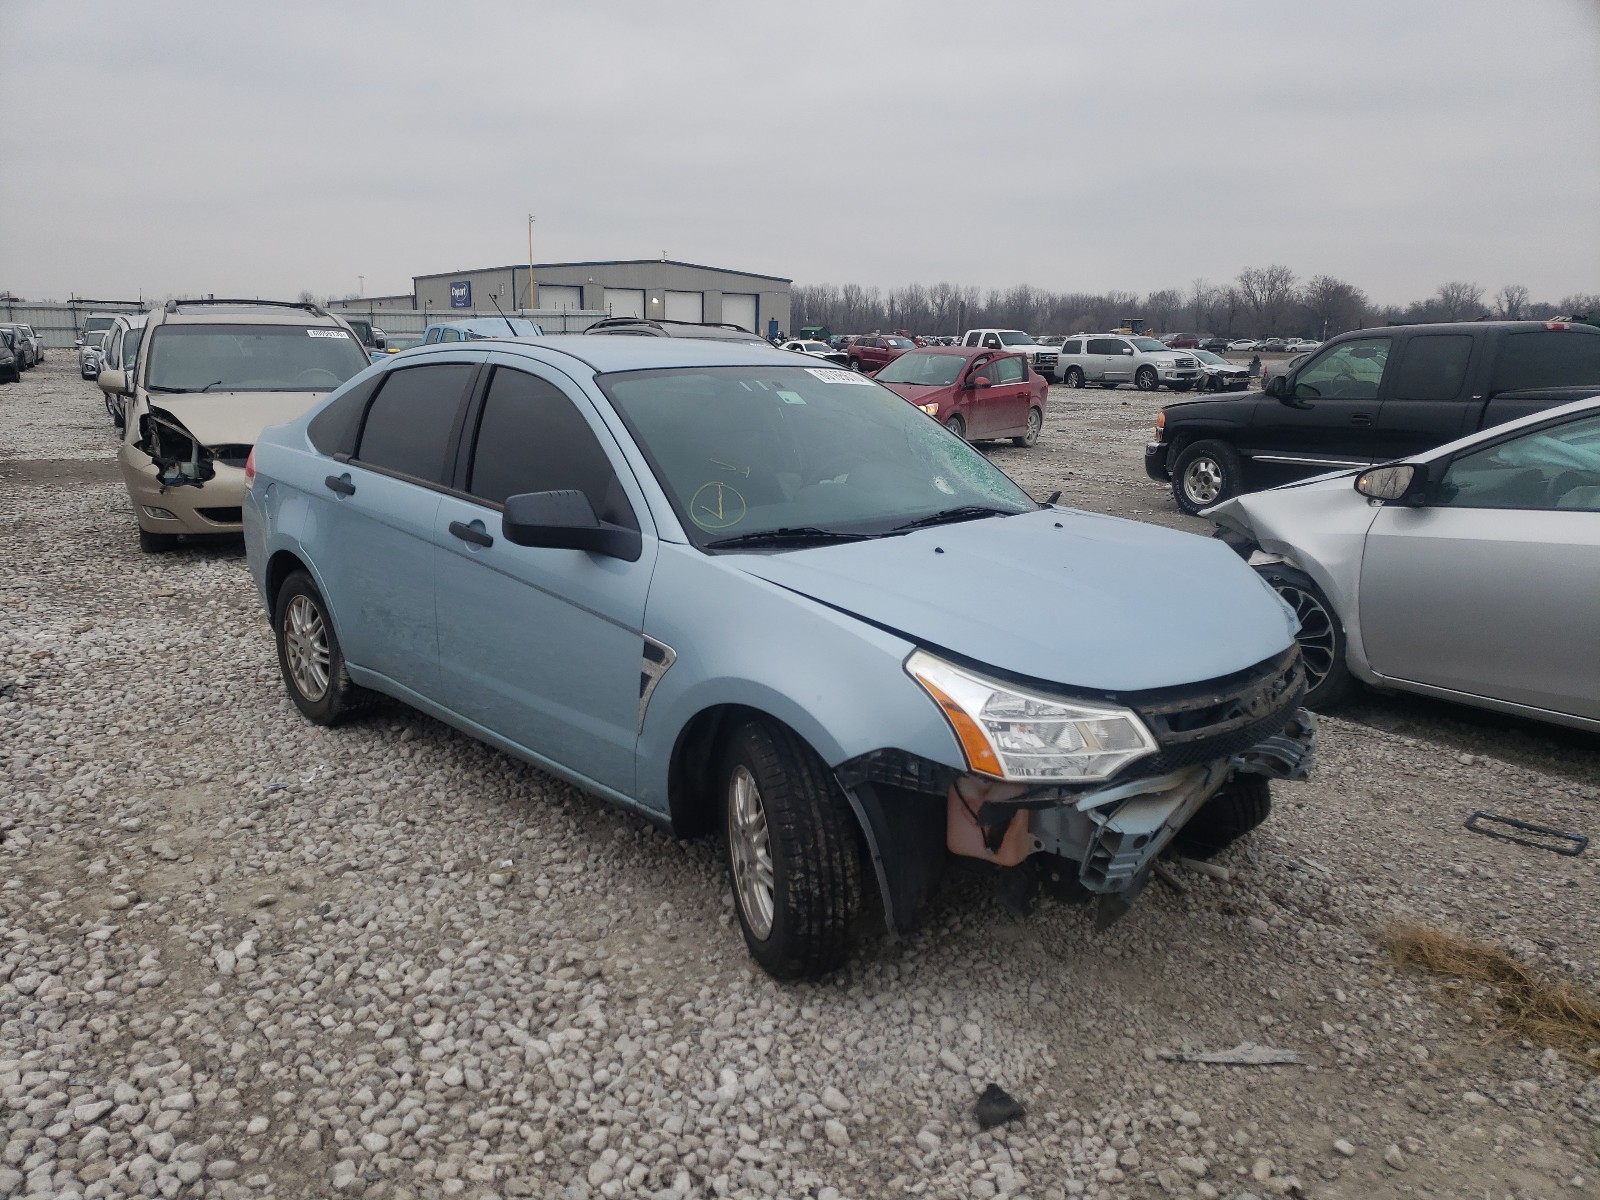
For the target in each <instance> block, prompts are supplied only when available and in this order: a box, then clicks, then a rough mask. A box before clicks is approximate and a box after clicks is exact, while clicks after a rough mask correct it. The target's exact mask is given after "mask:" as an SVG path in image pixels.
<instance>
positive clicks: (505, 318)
mask: <svg viewBox="0 0 1600 1200" xmlns="http://www.w3.org/2000/svg"><path fill="white" fill-rule="evenodd" d="M489 303H490V304H492V305H494V310H495V312H497V313H499V314H500V319H501V320H502V321H504V322H505V323H506V328H507V329H509V330H511V336H512V337H516V336H517V327H516V326H515V325H513V324H512V323H511V318H510V317H508V316H506V313H505V309H503V308H501V307H500V301H498V300H496V299H495V298H494V293H493V292H490V293H489Z"/></svg>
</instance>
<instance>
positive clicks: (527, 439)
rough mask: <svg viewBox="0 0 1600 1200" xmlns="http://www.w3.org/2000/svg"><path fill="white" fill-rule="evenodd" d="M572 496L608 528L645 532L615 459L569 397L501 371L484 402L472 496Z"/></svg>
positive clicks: (492, 499) (494, 500)
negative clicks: (586, 503) (581, 499)
mask: <svg viewBox="0 0 1600 1200" xmlns="http://www.w3.org/2000/svg"><path fill="white" fill-rule="evenodd" d="M567 489H572V490H574V491H579V492H582V493H583V494H584V495H585V496H587V497H588V498H589V503H590V505H591V506H592V507H593V508H594V511H595V515H596V516H598V517H599V518H600V519H601V520H602V521H609V522H611V523H612V524H613V525H621V526H624V527H625V528H628V529H637V528H639V522H638V520H637V519H636V518H635V517H634V515H633V507H632V505H630V504H629V503H628V498H627V495H626V494H625V493H624V492H623V490H622V484H621V483H620V482H619V481H618V479H617V474H616V471H615V470H614V469H613V467H612V465H611V459H610V458H609V457H608V456H607V455H606V452H605V450H604V448H603V447H602V446H601V445H600V440H599V438H597V437H596V436H595V433H594V430H593V429H591V428H590V427H589V423H588V422H587V421H586V420H584V417H583V414H582V413H580V412H579V411H578V409H577V407H576V406H575V405H574V404H573V403H572V401H571V400H569V399H568V398H567V397H566V395H565V394H563V393H562V391H561V389H560V388H558V387H556V386H555V385H554V384H552V383H550V382H549V381H548V380H545V379H541V378H539V377H538V376H537V375H531V374H529V373H528V372H526V371H518V370H516V369H514V368H511V367H496V368H495V372H494V377H493V378H492V379H491V380H490V381H489V390H488V393H487V394H486V395H485V396H484V401H483V412H482V415H481V416H480V418H479V420H478V432H477V440H476V443H475V445H474V448H473V454H472V470H471V473H470V474H469V476H468V483H467V490H468V491H470V492H471V493H472V494H473V495H474V496H476V497H478V498H479V499H480V500H484V501H487V502H488V503H490V504H495V505H502V504H504V503H505V502H506V497H508V496H519V495H522V494H523V493H525V492H553V491H564V490H567Z"/></svg>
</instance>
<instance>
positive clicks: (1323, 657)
mask: <svg viewBox="0 0 1600 1200" xmlns="http://www.w3.org/2000/svg"><path fill="white" fill-rule="evenodd" d="M1275 587H1276V590H1277V593H1278V595H1280V596H1282V597H1283V598H1284V600H1286V601H1287V602H1288V603H1289V606H1290V607H1291V608H1293V609H1294V612H1295V616H1297V617H1299V618H1300V632H1299V633H1297V634H1295V641H1297V642H1299V643H1300V658H1301V660H1302V661H1303V662H1304V663H1305V664H1306V690H1307V691H1308V692H1312V691H1315V690H1316V689H1317V687H1318V685H1319V684H1321V683H1322V681H1323V680H1324V679H1326V678H1327V677H1328V672H1329V671H1331V670H1333V666H1334V662H1335V661H1336V658H1337V655H1338V643H1337V636H1338V635H1337V632H1336V627H1335V625H1334V622H1333V614H1332V613H1330V612H1329V611H1328V609H1327V607H1326V606H1325V605H1324V604H1323V603H1322V601H1321V599H1319V598H1318V597H1317V596H1315V595H1313V594H1312V593H1311V592H1308V591H1306V589H1304V588H1301V587H1296V586H1295V585H1294V584H1292V583H1279V584H1276V585H1275Z"/></svg>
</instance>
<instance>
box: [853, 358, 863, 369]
mask: <svg viewBox="0 0 1600 1200" xmlns="http://www.w3.org/2000/svg"><path fill="white" fill-rule="evenodd" d="M850 369H851V370H852V371H859V370H861V360H860V359H859V358H852V359H851V360H850Z"/></svg>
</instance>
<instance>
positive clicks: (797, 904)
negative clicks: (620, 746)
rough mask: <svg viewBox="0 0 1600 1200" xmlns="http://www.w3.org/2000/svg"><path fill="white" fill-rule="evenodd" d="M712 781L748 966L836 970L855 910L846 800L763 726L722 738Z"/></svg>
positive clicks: (808, 757)
mask: <svg viewBox="0 0 1600 1200" xmlns="http://www.w3.org/2000/svg"><path fill="white" fill-rule="evenodd" d="M717 779H718V781H719V783H720V785H721V804H722V827H723V831H724V832H723V839H724V847H725V850H726V853H727V857H728V873H729V879H730V882H731V885H732V888H733V907H734V912H735V913H737V914H738V917H739V927H740V929H741V930H742V931H743V933H744V942H745V946H746V947H747V948H748V949H749V951H750V955H751V957H752V958H754V959H755V960H756V962H758V963H759V964H761V969H762V970H764V971H766V972H767V974H769V975H771V976H772V977H773V978H774V979H802V978H808V977H814V976H817V975H823V974H826V973H827V972H829V971H831V970H833V969H834V968H836V967H838V966H839V965H840V964H841V963H843V962H844V960H845V956H846V954H847V953H848V952H849V948H850V944H849V938H850V927H851V925H852V923H853V922H854V920H855V917H856V913H857V911H858V910H859V908H860V903H861V879H862V871H861V857H860V851H859V848H858V842H857V826H856V820H855V815H854V813H853V812H852V811H851V809H850V803H849V801H848V800H846V799H845V797H844V794H843V793H842V792H841V791H840V790H839V787H838V785H837V784H836V783H835V782H834V780H833V778H832V776H831V775H830V774H829V773H828V769H827V767H826V766H825V765H824V764H823V762H822V760H821V759H820V758H818V757H817V755H816V753H815V752H814V751H813V750H812V749H811V748H810V747H809V746H807V745H806V744H805V743H804V742H803V741H801V740H800V738H799V737H798V736H796V735H795V734H794V733H793V732H792V731H790V730H789V729H786V728H784V727H783V726H781V725H776V724H773V723H769V722H767V721H751V722H749V723H748V724H745V725H742V726H740V727H739V728H737V729H735V730H734V731H733V732H732V734H730V735H729V737H728V740H727V742H726V744H725V746H724V749H723V754H722V766H721V769H720V770H719V771H718V773H717Z"/></svg>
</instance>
